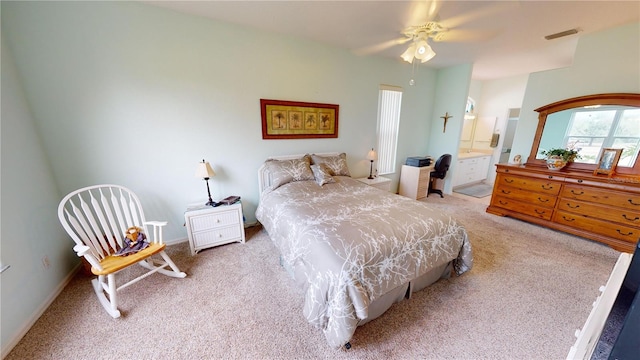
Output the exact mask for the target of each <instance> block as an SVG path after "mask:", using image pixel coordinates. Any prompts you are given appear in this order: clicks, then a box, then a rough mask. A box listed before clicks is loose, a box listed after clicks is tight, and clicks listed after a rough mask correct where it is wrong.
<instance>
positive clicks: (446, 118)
mask: <svg viewBox="0 0 640 360" xmlns="http://www.w3.org/2000/svg"><path fill="white" fill-rule="evenodd" d="M452 117H453V116H451V115H449V112H446V113H444V116H440V118H441V119H444V127H443V128H442V132H445V131H447V121H448V120H449V119H450V118H452Z"/></svg>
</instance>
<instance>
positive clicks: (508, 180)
mask: <svg viewBox="0 0 640 360" xmlns="http://www.w3.org/2000/svg"><path fill="white" fill-rule="evenodd" d="M504 181H505V182H508V183H509V184H511V183H512V182H513V179H504Z"/></svg>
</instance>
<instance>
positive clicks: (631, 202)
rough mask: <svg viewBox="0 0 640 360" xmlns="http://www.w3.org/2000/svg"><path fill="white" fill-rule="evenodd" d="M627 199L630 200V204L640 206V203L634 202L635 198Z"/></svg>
mask: <svg viewBox="0 0 640 360" xmlns="http://www.w3.org/2000/svg"><path fill="white" fill-rule="evenodd" d="M627 201H629V204H631V205H635V206H640V203H634V202H633V199H629V200H627Z"/></svg>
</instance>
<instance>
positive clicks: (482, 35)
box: [433, 29, 500, 42]
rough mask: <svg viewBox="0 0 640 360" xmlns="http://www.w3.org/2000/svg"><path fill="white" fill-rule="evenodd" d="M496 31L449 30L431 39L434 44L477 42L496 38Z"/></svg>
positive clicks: (497, 32)
mask: <svg viewBox="0 0 640 360" xmlns="http://www.w3.org/2000/svg"><path fill="white" fill-rule="evenodd" d="M499 33H500V31H498V30H471V29H451V30H449V31H446V32H442V33H440V34H438V35H436V36H434V37H433V40H434V41H436V42H478V41H488V40H491V39H493V38H494V37H496V36H498V34H499Z"/></svg>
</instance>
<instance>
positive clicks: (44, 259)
mask: <svg viewBox="0 0 640 360" xmlns="http://www.w3.org/2000/svg"><path fill="white" fill-rule="evenodd" d="M42 267H43V268H45V269H49V268H50V267H51V262H50V261H49V257H48V256H47V255H45V256H43V257H42Z"/></svg>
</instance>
